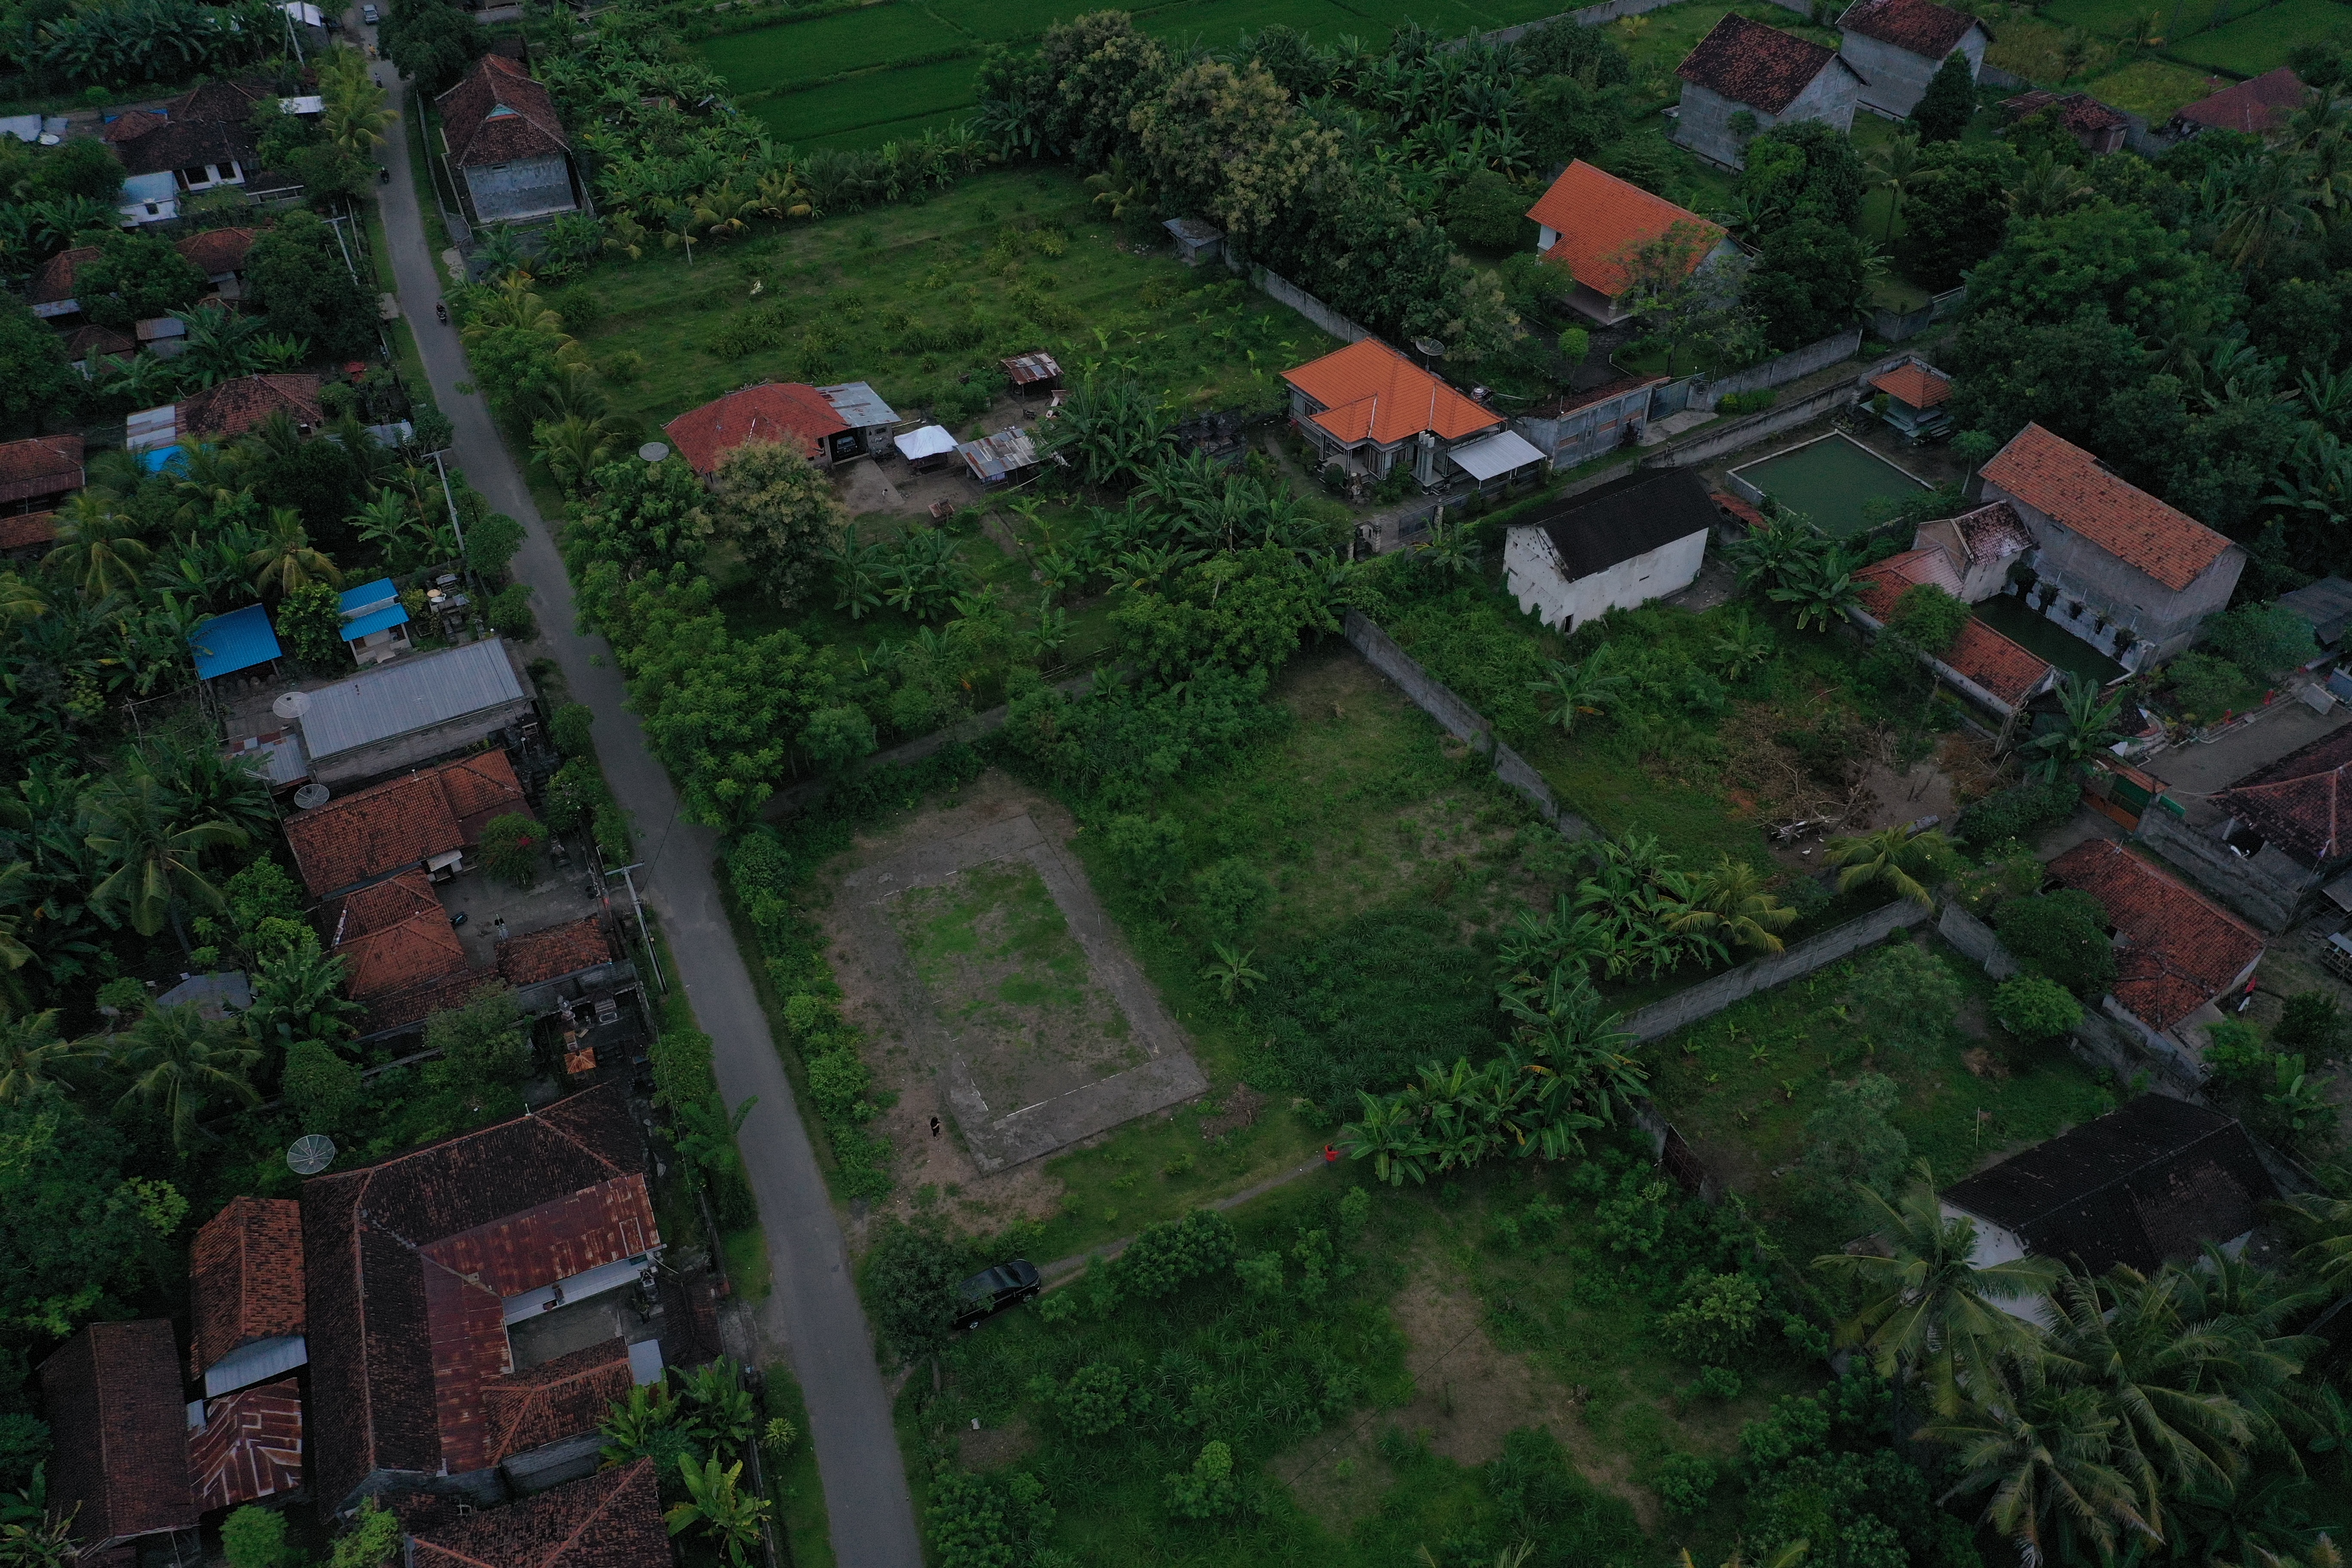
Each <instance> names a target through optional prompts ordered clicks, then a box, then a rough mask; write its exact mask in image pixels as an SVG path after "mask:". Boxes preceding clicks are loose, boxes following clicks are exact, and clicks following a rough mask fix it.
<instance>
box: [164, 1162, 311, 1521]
mask: <svg viewBox="0 0 2352 1568" xmlns="http://www.w3.org/2000/svg"><path fill="white" fill-rule="evenodd" d="M288 1206H289V1207H292V1206H294V1205H290V1204H289V1205H288ZM202 1409H203V1411H204V1425H203V1426H199V1427H197V1428H196V1429H194V1431H192V1432H190V1433H189V1434H188V1471H189V1478H190V1479H191V1480H192V1481H193V1482H194V1487H195V1491H196V1505H197V1506H198V1507H199V1508H201V1509H203V1510H204V1511H205V1512H206V1513H211V1512H213V1511H214V1510H216V1509H227V1508H236V1507H237V1506H238V1505H240V1504H242V1503H248V1502H259V1501H260V1500H262V1499H263V1498H268V1497H278V1496H280V1495H282V1494H284V1493H287V1492H290V1491H292V1490H294V1489H296V1488H297V1487H299V1486H300V1485H301V1484H302V1390H301V1387H300V1385H299V1384H297V1383H296V1382H295V1381H294V1379H292V1378H290V1377H289V1378H281V1379H280V1380H278V1382H276V1383H264V1384H257V1385H256V1386H254V1387H252V1388H247V1389H240V1390H239V1391H237V1392H236V1393H235V1394H228V1395H226V1397H223V1398H219V1399H208V1400H206V1401H205V1402H204V1405H203V1406H202Z"/></svg>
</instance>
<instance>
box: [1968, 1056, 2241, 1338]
mask: <svg viewBox="0 0 2352 1568" xmlns="http://www.w3.org/2000/svg"><path fill="white" fill-rule="evenodd" d="M1938 1195H1939V1197H1940V1198H1941V1200H1942V1207H1943V1211H1944V1214H1945V1215H1946V1216H1947V1217H1948V1218H1958V1217H1965V1218H1967V1219H1969V1220H1971V1221H1973V1222H1974V1223H1975V1226H1976V1233H1977V1245H1976V1251H1975V1253H1974V1254H1973V1260H1974V1261H1975V1262H1976V1263H1977V1265H1978V1266H1979V1267H1980V1268H1981V1267H1984V1266H1987V1265H1990V1264H1993V1263H2000V1262H2006V1261H2008V1260H2010V1259H2011V1258H2025V1257H2035V1258H2053V1259H2055V1260H2058V1261H2062V1262H2064V1263H2068V1264H2071V1265H2074V1266H2076V1267H2078V1268H2084V1269H2086V1270H2088V1271H2089V1272H2091V1273H2093V1274H2104V1273H2105V1272H2106V1271H2107V1270H2108V1269H2110V1268H2115V1267H2116V1266H2117V1265H2119V1264H2120V1265H2122V1266H2123V1267H2125V1268H2133V1269H2137V1270H2138V1271H2139V1272H2140V1273H2143V1274H2152V1273H2154V1272H2155V1271H2156V1270H2157V1269H2158V1268H2160V1267H2162V1266H2163V1265H2164V1264H2165V1263H2166V1262H2167V1261H2168V1260H2170V1259H2176V1258H2179V1259H2189V1258H2196V1257H2197V1256H2198V1255H2199V1254H2200V1252H2201V1251H2202V1250H2203V1249H2204V1248H2205V1247H2209V1246H2210V1247H2220V1248H2221V1250H2222V1251H2224V1252H2226V1253H2231V1254H2235V1253H2236V1252H2237V1251H2238V1249H2239V1248H2240V1247H2242V1246H2243V1245H2244V1243H2245V1241H2246V1239H2247V1238H2248V1237H2250V1236H2252V1233H2253V1230H2254V1227H2255V1226H2256V1225H2257V1224H2259V1223H2260V1221H2261V1217H2262V1206H2263V1204H2265V1203H2267V1202H2270V1201H2271V1200H2273V1199H2274V1198H2276V1197H2277V1196H2278V1188H2277V1187H2276V1186H2275V1185H2273V1184H2272V1182H2271V1179H2270V1176H2269V1174H2268V1173H2266V1172H2265V1171H2264V1170H2263V1163H2262V1160H2261V1158H2260V1156H2258V1155H2257V1154H2256V1153H2255V1152H2254V1146H2253V1143H2252V1140H2250V1139H2248V1138H2247V1136H2246V1131H2245V1129H2244V1128H2242V1127H2241V1126H2239V1125H2238V1123H2237V1122H2235V1121H2231V1119H2230V1118H2229V1117H2227V1116H2224V1115H2222V1114H2221V1112H2220V1111H2218V1110H2208V1109H2207V1108H2205V1107H2204V1106H2201V1105H2192V1104H2190V1103H2189V1101H2187V1100H2173V1099H2170V1098H2168V1097H2167V1096H2165V1095H2161V1094H2143V1095H2140V1096H2138V1097H2137V1099H2134V1100H2130V1101H2128V1102H2126V1104H2124V1105H2121V1106H2119V1107H2117V1108H2116V1110H2110V1111H2108V1112H2107V1113H2106V1114H2105V1116H2102V1117H2099V1118H2097V1119H2096V1120H2095V1121H2086V1122H2084V1123H2083V1124H2082V1125H2081V1126H2080V1127H2077V1128H2074V1130H2072V1131H2067V1132H2062V1133H2060V1134H2059V1135H2058V1136H2057V1137H2055V1138H2051V1139H2047V1140H2044V1141H2043V1142H2040V1143H2036V1144H2035V1145H2033V1147H2032V1148H2030V1149H2027V1150H2024V1151H2021V1152H2019V1153H2016V1154H2012V1155H2011V1156H2010V1157H2009V1158H2008V1159H2006V1160H2003V1161H2002V1162H2001V1163H1999V1164H1997V1165H1992V1166H1989V1167H1987V1168H1986V1169H1984V1170H1981V1171H1979V1172H1978V1173H1976V1174H1975V1175H1973V1176H1969V1177H1967V1178H1966V1179H1964V1180H1961V1181H1958V1182H1955V1183H1953V1184H1951V1185H1950V1186H1948V1187H1946V1188H1945V1189H1944V1190H1943V1192H1942V1193H1941V1194H1938ZM2010 1310H2011V1311H2012V1312H2014V1313H2016V1315H2018V1316H2019V1317H2033V1316H2036V1315H2037V1313H2036V1312H2035V1310H2034V1308H2033V1306H2032V1304H2030V1303H2025V1302H2020V1303H2018V1304H2017V1305H2016V1306H2013V1307H2011V1309H2010Z"/></svg>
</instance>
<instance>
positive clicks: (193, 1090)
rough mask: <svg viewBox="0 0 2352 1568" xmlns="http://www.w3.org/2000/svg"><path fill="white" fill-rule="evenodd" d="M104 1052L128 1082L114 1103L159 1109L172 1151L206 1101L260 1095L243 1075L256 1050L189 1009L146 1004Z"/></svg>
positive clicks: (253, 1099) (184, 1141)
mask: <svg viewBox="0 0 2352 1568" xmlns="http://www.w3.org/2000/svg"><path fill="white" fill-rule="evenodd" d="M110 1057H111V1059H112V1062H113V1065H114V1068H115V1069H116V1070H117V1071H118V1072H120V1073H121V1075H122V1076H123V1077H124V1078H125V1079H128V1080H129V1081H128V1083H127V1085H126V1087H125V1088H124V1089H123V1091H122V1093H121V1097H120V1098H119V1099H118V1100H116V1101H115V1103H116V1104H117V1105H118V1106H121V1105H128V1104H131V1103H132V1102H134V1101H136V1102H138V1103H140V1104H142V1105H150V1106H153V1107H155V1108H156V1109H158V1110H161V1111H162V1112H163V1120H164V1121H165V1123H166V1124H167V1125H169V1126H170V1128H171V1130H172V1145H173V1148H175V1149H180V1150H183V1151H184V1150H185V1149H186V1148H187V1147H188V1144H189V1143H190V1142H191V1141H192V1140H193V1139H194V1134H195V1131H196V1122H197V1120H198V1119H199V1118H200V1117H201V1116H202V1115H203V1114H204V1111H205V1107H206V1106H207V1105H210V1104H213V1103H215V1102H217V1101H219V1100H223V1099H227V1100H236V1101H237V1102H239V1103H240V1104H244V1105H254V1104H257V1103H259V1101H260V1099H261V1097H260V1096H259V1095H257V1094H256V1093H255V1092H254V1090H253V1084H252V1081H251V1080H250V1079H249V1078H248V1077H247V1075H248V1074H249V1073H250V1072H251V1071H252V1069H253V1064H254V1063H255V1062H257V1061H258V1060H259V1059H260V1058H261V1053H260V1052H259V1051H257V1050H255V1049H254V1048H253V1047H252V1046H250V1045H249V1044H247V1042H246V1038H245V1037H244V1036H243V1035H242V1034H240V1033H238V1032H237V1031H236V1029H234V1028H233V1027H231V1026H227V1025H225V1024H215V1023H214V1022H212V1021H211V1020H210V1019H208V1018H206V1017H205V1016H204V1015H203V1014H202V1013H201V1012H199V1011H197V1010H196V1009H195V1008H194V1007H151V1008H149V1009H148V1010H147V1012H146V1013H145V1014H144V1015H143V1016H142V1017H141V1018H140V1020H139V1021H138V1022H137V1023H136V1024H133V1025H132V1026H131V1027H130V1029H129V1030H128V1031H126V1032H125V1033H123V1034H122V1035H120V1036H118V1037H115V1039H114V1041H113V1046H112V1049H111V1051H110Z"/></svg>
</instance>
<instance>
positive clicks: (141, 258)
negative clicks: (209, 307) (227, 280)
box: [74, 234, 205, 327]
mask: <svg viewBox="0 0 2352 1568" xmlns="http://www.w3.org/2000/svg"><path fill="white" fill-rule="evenodd" d="M204 291H205V275H204V274H203V273H201V272H199V271H197V270H196V265H195V263H194V262H193V261H190V260H189V259H188V258H186V257H184V256H183V255H181V254H180V252H179V249H178V247H175V246H173V244H172V242H171V241H170V240H168V239H164V238H163V237H161V236H158V235H152V234H123V235H115V236H111V237H109V238H108V239H107V241H106V243H105V244H104V245H103V246H101V247H99V253H98V257H97V258H96V259H95V260H93V261H90V262H89V263H88V264H86V265H85V266H83V267H81V268H78V269H76V271H75V273H74V297H75V298H76V299H78V300H80V301H81V305H82V309H83V310H84V311H85V312H87V313H88V314H89V319H90V320H91V321H96V322H97V323H98V324H99V325H100V326H103V327H127V326H129V325H130V324H131V322H133V321H144V320H146V319H148V318H150V317H153V316H161V315H163V314H164V313H165V312H166V311H170V310H184V309H185V308H186V307H188V306H190V305H193V304H194V303H195V302H196V297H197V296H198V295H200V294H202V293H203V292H204Z"/></svg>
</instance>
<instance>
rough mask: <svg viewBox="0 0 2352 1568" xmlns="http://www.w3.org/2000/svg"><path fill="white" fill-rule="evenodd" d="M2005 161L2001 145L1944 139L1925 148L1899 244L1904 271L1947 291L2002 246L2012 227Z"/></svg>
mask: <svg viewBox="0 0 2352 1568" xmlns="http://www.w3.org/2000/svg"><path fill="white" fill-rule="evenodd" d="M2006 162H2007V160H2006V158H2005V156H2004V154H2003V153H2002V152H2001V150H2000V149H1999V148H1997V147H1989V146H1966V145H1963V144H1961V143H1960V142H1938V143H1937V144H1936V145H1933V146H1929V147H1926V148H1923V149H1921V151H1920V153H1919V156H1918V162H1917V163H1916V167H1915V168H1914V169H1913V171H1912V174H1911V177H1910V179H1909V181H1908V183H1907V184H1908V189H1907V192H1906V197H1905V200H1904V203H1903V236H1902V237H1901V238H1900V239H1898V240H1896V241H1895V260H1896V261H1898V262H1899V263H1901V264H1902V268H1903V270H1904V271H1906V272H1907V273H1909V274H1910V275H1911V276H1912V277H1913V278H1916V279H1918V280H1919V281H1920V282H1922V283H1926V284H1927V285H1929V286H1930V287H1933V288H1937V289H1948V288H1950V287H1951V286H1952V285H1953V284H1955V283H1958V281H1959V280H1960V275H1961V274H1962V273H1964V272H1966V271H1968V270H1969V268H1972V267H1975V266H1977V265H1978V264H1979V262H1981V261H1983V260H1984V258H1986V257H1988V256H1990V255H1991V254H1992V253H1993V252H1994V251H1996V250H1998V249H2000V242H2001V238H2002V237H2003V236H2004V235H2005V234H2006V233H2007V232H2008V228H2009V197H2008V190H2007V184H2006V177H2005V176H2006V173H2007V171H2006V168H2005V164H2006Z"/></svg>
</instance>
